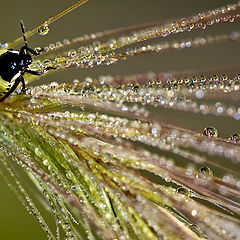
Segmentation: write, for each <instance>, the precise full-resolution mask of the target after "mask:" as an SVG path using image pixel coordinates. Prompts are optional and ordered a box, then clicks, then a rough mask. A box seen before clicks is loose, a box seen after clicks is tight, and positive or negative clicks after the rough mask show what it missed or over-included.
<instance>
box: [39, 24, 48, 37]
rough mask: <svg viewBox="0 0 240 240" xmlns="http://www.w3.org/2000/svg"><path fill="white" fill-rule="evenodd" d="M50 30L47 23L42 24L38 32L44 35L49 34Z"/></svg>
mask: <svg viewBox="0 0 240 240" xmlns="http://www.w3.org/2000/svg"><path fill="white" fill-rule="evenodd" d="M48 32H49V28H48V25H47V24H45V25H43V26H41V27H40V28H39V29H38V33H39V34H40V35H42V36H44V35H46V34H48Z"/></svg>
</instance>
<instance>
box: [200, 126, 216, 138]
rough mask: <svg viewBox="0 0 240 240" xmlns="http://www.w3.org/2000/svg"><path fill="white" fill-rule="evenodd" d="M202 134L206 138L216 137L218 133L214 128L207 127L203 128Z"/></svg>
mask: <svg viewBox="0 0 240 240" xmlns="http://www.w3.org/2000/svg"><path fill="white" fill-rule="evenodd" d="M203 134H204V135H205V136H207V137H217V136H218V131H217V129H216V128H215V127H212V126H209V127H206V128H204V130H203Z"/></svg>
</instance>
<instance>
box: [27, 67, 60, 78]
mask: <svg viewBox="0 0 240 240" xmlns="http://www.w3.org/2000/svg"><path fill="white" fill-rule="evenodd" d="M54 69H56V68H55V67H46V68H44V70H43V71H42V72H36V71H32V70H30V69H26V70H25V72H26V73H30V74H32V75H38V76H39V75H42V74H44V73H46V72H47V71H49V70H54Z"/></svg>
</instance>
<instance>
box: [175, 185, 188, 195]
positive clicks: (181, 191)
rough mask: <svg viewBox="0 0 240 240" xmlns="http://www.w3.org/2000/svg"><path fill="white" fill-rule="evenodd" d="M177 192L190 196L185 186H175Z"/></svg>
mask: <svg viewBox="0 0 240 240" xmlns="http://www.w3.org/2000/svg"><path fill="white" fill-rule="evenodd" d="M177 193H180V194H183V195H186V196H190V192H189V190H188V189H187V188H185V187H179V188H177Z"/></svg>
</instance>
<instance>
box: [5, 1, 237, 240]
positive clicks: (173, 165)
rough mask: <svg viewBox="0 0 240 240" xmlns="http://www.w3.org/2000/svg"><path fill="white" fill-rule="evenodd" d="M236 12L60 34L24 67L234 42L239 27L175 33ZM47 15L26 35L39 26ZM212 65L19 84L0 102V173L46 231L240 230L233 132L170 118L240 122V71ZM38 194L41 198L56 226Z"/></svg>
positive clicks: (67, 235)
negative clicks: (19, 89)
mask: <svg viewBox="0 0 240 240" xmlns="http://www.w3.org/2000/svg"><path fill="white" fill-rule="evenodd" d="M83 2H85V1H80V2H78V3H77V5H75V7H76V6H78V5H80V3H83ZM70 10H71V8H69V9H68V10H67V11H70ZM239 12H240V3H234V4H229V5H227V6H223V7H220V8H216V9H213V10H209V11H206V12H202V13H198V14H196V15H193V16H190V17H186V18H184V19H175V20H174V21H166V22H161V23H160V22H155V23H149V24H142V25H137V26H129V27H126V28H120V29H113V30H107V31H104V32H97V33H94V34H90V35H85V36H83V37H76V38H74V39H72V40H64V41H58V42H57V43H54V44H50V45H49V46H46V47H45V48H44V51H43V52H42V54H41V55H40V56H37V57H35V58H34V62H33V63H32V65H31V66H30V67H31V70H34V71H43V70H44V69H45V68H46V67H54V68H56V70H52V71H50V73H53V74H54V72H56V71H61V70H66V69H68V68H72V67H74V68H92V67H95V66H98V65H112V64H114V63H117V62H119V61H127V59H129V58H133V57H136V56H138V55H142V54H149V53H151V52H155V53H162V52H168V51H170V50H179V49H185V48H201V47H203V46H207V45H211V44H217V43H224V44H226V43H227V42H230V41H239V39H240V33H239V32H232V33H231V34H222V35H212V36H203V37H198V38H193V39H190V38H189V39H187V40H182V39H181V38H180V36H181V34H180V33H182V32H189V33H188V35H189V37H191V33H190V32H191V31H193V30H194V31H199V33H200V34H201V32H202V29H205V28H210V27H211V26H213V25H217V24H218V25H220V24H224V22H234V20H238V19H239V17H240V15H239ZM63 13H65V12H63ZM60 15H61V14H60ZM60 15H57V17H58V16H60ZM52 20H55V19H54V18H50V20H49V21H47V22H45V23H43V24H41V25H40V26H38V27H37V28H35V29H34V30H33V31H30V32H29V33H28V34H27V37H30V36H31V35H33V34H34V33H36V32H37V30H38V31H39V32H40V33H41V34H46V33H47V31H48V26H47V24H49V23H51V21H52ZM171 35H174V41H171V40H168V38H167V37H168V36H171ZM163 37H166V38H165V40H164V41H163ZM107 38H110V40H106V39H107ZM153 39H154V41H153ZM21 40H22V39H21V38H19V39H17V40H16V41H14V42H12V43H8V44H2V45H1V46H2V48H1V52H2V53H3V52H4V51H6V49H7V48H9V47H14V46H15V45H16V44H18V43H19V42H20V41H21ZM156 40H157V41H156ZM75 46H76V47H75ZM68 47H71V50H69V49H68ZM67 49H68V50H67ZM213 72H214V71H213ZM213 72H211V71H208V72H204V73H203V72H201V73H200V72H193V71H192V72H186V73H182V72H181V73H180V72H179V73H177V72H175V73H170V72H169V73H148V74H139V75H131V76H117V77H114V76H99V78H98V79H91V78H86V79H85V80H83V81H78V80H74V81H73V82H72V83H61V84H60V83H56V82H52V83H48V84H44V85H37V86H34V87H29V88H28V89H27V91H26V93H24V94H17V93H14V94H13V95H12V96H10V97H9V98H8V99H6V100H5V101H4V102H3V103H1V104H0V159H1V161H0V166H1V167H0V170H1V171H0V173H1V175H2V177H3V178H4V180H6V182H7V183H8V185H9V186H10V188H11V189H12V190H13V191H14V193H15V194H16V196H17V197H18V198H19V200H20V201H21V202H22V204H23V205H24V206H25V207H26V209H27V210H28V211H29V213H30V214H32V215H33V216H34V217H35V219H36V220H37V221H38V222H39V224H40V225H41V227H42V228H43V230H44V231H45V232H46V234H47V236H48V238H49V239H151V240H152V239H169V240H170V239H240V201H239V199H240V192H239V188H240V177H239V176H240V174H239V162H240V133H239V132H237V130H236V132H235V133H233V134H232V136H229V138H223V137H221V136H220V135H219V134H218V130H217V129H216V128H215V127H214V126H206V128H205V129H203V131H202V132H195V131H193V130H191V129H188V128H186V126H179V125H178V124H174V118H175V116H174V113H175V112H183V113H184V114H187V113H186V112H189V113H195V114H198V115H210V116H211V115H216V116H217V118H218V119H230V120H231V121H232V122H234V124H236V126H237V125H238V130H239V120H240V107H239V99H240V98H239V96H240V95H239V90H240V80H239V79H240V77H239V75H234V74H232V69H229V70H228V72H229V74H228V75H226V74H223V73H221V71H220V70H219V73H218V74H215V73H213ZM38 78H39V77H38ZM35 80H37V77H36V76H34V77H33V76H30V75H29V76H27V77H26V81H27V82H28V83H30V82H33V81H35ZM171 110H172V111H171ZM157 112H162V113H163V114H164V115H166V116H164V117H162V118H159V117H158V116H157ZM172 119H173V121H172ZM213 125H214V123H213ZM19 166H20V167H19ZM26 178H27V179H28V181H29V183H28V184H31V186H32V188H36V189H35V191H38V197H37V198H35V197H34V196H33V193H32V191H33V190H32V189H29V187H27V182H26V180H25V179H26ZM35 201H39V202H44V203H45V205H47V206H48V209H49V211H50V212H51V214H52V215H53V216H54V217H55V222H56V229H51V228H50V227H49V223H48V222H47V221H46V220H45V218H44V217H43V216H42V213H41V212H40V211H39V210H38V208H37V206H36V203H35Z"/></svg>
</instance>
